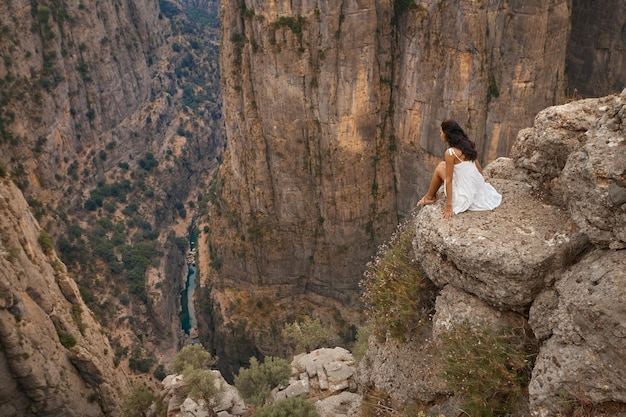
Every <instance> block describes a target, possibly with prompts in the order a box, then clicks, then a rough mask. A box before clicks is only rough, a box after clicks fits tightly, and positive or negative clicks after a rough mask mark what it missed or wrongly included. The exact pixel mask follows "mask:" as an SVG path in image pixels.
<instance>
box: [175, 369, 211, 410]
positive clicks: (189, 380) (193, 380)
mask: <svg viewBox="0 0 626 417" xmlns="http://www.w3.org/2000/svg"><path fill="white" fill-rule="evenodd" d="M183 381H184V382H185V386H184V389H183V391H184V392H185V394H187V396H189V397H191V398H192V399H194V400H198V399H203V400H205V401H206V402H207V403H211V400H213V399H215V398H216V397H217V396H218V394H219V391H218V389H217V387H216V386H215V376H213V373H212V372H211V370H210V369H191V368H189V367H187V368H186V369H185V370H184V371H183Z"/></svg>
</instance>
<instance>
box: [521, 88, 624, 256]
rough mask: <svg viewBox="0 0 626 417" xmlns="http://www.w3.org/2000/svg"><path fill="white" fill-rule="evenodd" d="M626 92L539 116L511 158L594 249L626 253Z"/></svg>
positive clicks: (522, 137) (550, 109)
mask: <svg viewBox="0 0 626 417" xmlns="http://www.w3.org/2000/svg"><path fill="white" fill-rule="evenodd" d="M624 120H626V90H625V91H624V92H622V93H621V94H616V95H612V96H608V97H603V98H599V99H587V100H581V101H577V102H572V103H569V104H566V105H563V106H555V107H549V108H547V109H545V110H543V111H542V112H540V113H539V114H538V115H537V117H536V119H535V124H534V126H533V127H532V128H529V129H525V130H523V131H522V132H520V134H519V135H518V140H517V142H515V144H514V146H513V150H512V158H513V159H514V160H515V163H516V165H517V166H518V167H520V168H522V169H524V170H526V171H527V172H528V174H529V175H528V177H529V178H530V184H531V185H532V186H533V188H534V189H535V190H538V191H540V192H542V194H543V197H544V198H547V199H549V200H551V201H552V202H554V203H555V204H559V205H561V206H563V207H565V208H566V209H567V210H568V211H569V213H570V216H571V218H572V220H573V221H574V222H575V223H576V224H577V226H578V227H579V228H580V230H581V231H582V232H583V233H585V234H586V235H587V236H588V237H589V238H590V239H591V241H592V242H593V243H594V244H597V245H599V246H602V247H609V248H612V249H621V248H625V247H626V157H625V156H624V155H625V154H626V125H625V124H624Z"/></svg>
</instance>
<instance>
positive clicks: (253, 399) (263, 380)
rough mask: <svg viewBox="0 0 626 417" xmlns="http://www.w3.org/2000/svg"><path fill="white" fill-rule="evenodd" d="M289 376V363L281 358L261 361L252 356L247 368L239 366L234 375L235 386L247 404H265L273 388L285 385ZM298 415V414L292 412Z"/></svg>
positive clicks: (257, 405) (269, 358)
mask: <svg viewBox="0 0 626 417" xmlns="http://www.w3.org/2000/svg"><path fill="white" fill-rule="evenodd" d="M290 376H291V365H289V363H287V361H286V360H284V359H281V358H273V357H267V358H265V361H264V362H263V363H259V361H258V360H257V359H256V358H255V357H252V358H250V367H249V368H247V369H246V368H240V369H239V374H238V375H236V376H235V387H236V388H237V390H238V391H239V393H240V394H241V396H242V397H243V399H244V400H245V401H246V403H248V404H252V405H254V406H255V407H260V406H262V405H263V404H265V400H266V399H267V397H268V396H269V394H270V392H271V391H272V389H273V388H275V387H278V386H281V385H286V384H287V382H288V381H289V377H290ZM294 415H298V414H294Z"/></svg>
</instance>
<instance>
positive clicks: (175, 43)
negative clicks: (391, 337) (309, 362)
mask: <svg viewBox="0 0 626 417" xmlns="http://www.w3.org/2000/svg"><path fill="white" fill-rule="evenodd" d="M218 10H219V11H220V16H219V20H220V22H221V25H218V15H217V12H218ZM625 22H626V16H624V8H623V5H622V4H621V3H620V2H619V1H617V0H615V1H607V2H603V3H602V4H597V2H594V1H591V0H573V1H568V0H550V1H547V2H545V1H539V0H532V1H528V0H526V1H521V0H519V1H517V0H510V1H493V0H479V1H469V0H454V1H435V2H432V1H391V0H386V1H385V0H364V1H350V0H346V1H341V2H336V3H333V2H324V1H314V0H310V1H309V0H302V1H271V2H270V1H265V0H246V1H244V2H240V1H231V0H223V1H222V3H221V5H219V4H218V2H216V1H191V0H189V1H180V2H175V1H166V0H161V1H159V2H156V1H153V0H144V1H126V0H104V1H95V0H80V1H79V0H64V1H62V0H33V1H28V2H27V1H25V0H10V1H5V2H3V3H2V4H0V24H1V25H2V27H1V29H2V30H1V36H0V51H2V58H3V60H2V63H1V64H0V80H1V82H0V93H1V95H0V106H1V107H0V177H2V178H1V179H0V180H1V181H2V188H1V195H2V197H3V198H2V204H3V205H2V210H3V217H2V221H3V223H2V227H3V229H2V239H1V242H2V245H1V246H0V254H1V257H0V261H1V265H2V266H1V268H0V272H1V273H2V275H0V276H1V277H2V281H1V283H2V300H3V301H2V304H1V305H0V314H2V324H3V328H2V329H1V330H2V331H0V342H1V347H2V349H0V362H1V364H2V368H1V369H2V373H1V377H2V381H3V383H2V384H1V385H2V389H1V390H0V407H1V408H0V410H1V414H2V415H7V416H11V415H25V416H26V415H81V416H84V415H89V416H91V415H94V416H96V415H103V414H104V415H117V413H118V411H119V406H120V404H121V397H122V393H123V392H124V391H125V389H126V387H127V386H128V385H129V384H130V382H133V381H138V380H139V381H142V380H145V381H147V383H148V384H152V385H157V384H158V381H157V379H158V378H157V377H156V376H154V373H155V372H156V369H157V368H158V367H159V366H161V369H162V368H164V367H165V368H167V367H168V366H169V365H170V364H171V360H172V358H173V356H174V355H175V353H176V352H177V351H178V349H179V348H180V346H181V345H182V344H183V343H186V340H187V338H186V336H185V334H184V332H183V326H182V323H181V319H180V318H179V313H180V311H181V293H182V292H183V290H184V276H185V275H186V274H187V266H188V265H187V264H188V263H187V261H186V260H185V254H186V252H187V249H188V239H187V236H188V228H189V224H190V222H191V219H192V218H194V217H195V218H197V219H198V230H199V234H198V242H197V245H198V247H197V251H198V252H197V253H198V255H197V270H196V271H195V272H196V275H195V278H197V281H196V284H197V287H196V290H195V294H196V295H195V298H196V300H195V301H196V302H195V307H196V314H197V316H198V317H197V318H198V330H199V340H200V341H201V342H202V343H203V345H205V346H206V347H207V348H208V349H209V350H210V351H211V352H212V353H213V354H214V355H216V356H218V357H219V358H220V364H219V366H220V370H221V371H222V372H223V373H224V375H226V376H229V377H231V376H232V375H233V374H234V373H235V372H236V371H237V370H238V368H239V366H241V365H242V364H246V363H247V361H248V359H249V358H250V357H251V356H262V355H280V354H283V353H285V352H284V348H283V347H282V342H281V337H280V330H281V328H282V325H283V324H284V323H285V322H288V321H292V320H294V319H298V318H301V317H303V316H304V315H311V316H315V317H319V318H321V319H322V320H323V321H324V322H325V323H327V324H329V325H331V324H332V325H333V326H336V327H337V329H338V331H339V333H340V334H341V335H342V336H343V339H344V341H343V343H344V344H348V343H349V342H350V341H351V340H352V339H353V337H354V329H355V327H356V326H358V325H360V324H362V322H363V319H364V317H363V316H362V314H361V313H362V308H361V305H360V302H361V301H360V289H359V286H358V284H359V281H360V280H361V277H362V273H363V270H364V269H365V265H366V264H367V262H368V261H369V260H370V258H371V256H372V255H373V254H374V253H375V252H376V248H377V247H378V245H379V244H380V243H382V242H384V241H385V240H386V239H388V237H389V236H390V235H391V233H392V231H393V230H394V229H395V227H396V225H397V224H398V223H399V222H400V221H401V220H402V219H404V218H406V217H407V216H409V214H410V213H411V211H412V208H413V205H414V204H415V202H416V201H417V199H418V196H419V195H420V194H421V193H422V192H423V191H424V189H425V187H426V185H427V182H428V180H429V173H430V172H431V170H432V168H433V167H434V165H435V164H436V163H437V162H438V161H439V158H440V157H441V154H442V152H443V148H442V145H441V144H440V143H439V142H438V134H437V129H438V122H439V121H441V120H442V119H443V118H446V117H454V118H456V119H457V120H459V122H461V124H462V125H463V126H464V127H465V128H466V129H467V131H468V132H469V133H470V136H471V137H472V138H474V139H475V140H476V143H477V146H478V148H479V149H480V150H481V155H480V159H481V161H482V162H483V164H485V165H486V164H487V163H489V162H492V161H494V160H496V159H497V158H498V157H501V156H509V155H510V154H511V152H512V148H513V143H514V140H515V139H516V138H517V136H518V132H519V131H520V130H522V129H523V128H526V127H529V126H531V125H532V122H533V119H534V118H535V116H536V115H537V114H538V113H539V112H540V111H541V110H543V109H544V108H546V107H549V106H552V105H555V104H561V103H564V102H566V101H568V100H570V99H573V98H579V96H582V97H593V96H604V95H608V94H611V93H617V92H620V91H621V89H622V88H623V86H624V81H625V80H626V66H625V65H623V62H624V59H626V58H625V54H624V37H623V33H624V29H623V28H624V24H625ZM218 60H219V69H218ZM220 76H221V78H220ZM557 156H558V155H557ZM529 159H532V158H530V157H529ZM532 169H533V167H530V168H529V170H531V171H532ZM537 175H538V174H537ZM622 175H623V174H622ZM542 178H543V177H542ZM550 180H554V177H551V179H550ZM39 227H41V229H39ZM46 236H47V238H46ZM42 242H43V243H42ZM52 246H54V247H52ZM56 253H58V254H59V256H58V258H57V255H56ZM74 282H76V284H77V286H76V285H75V284H74ZM24 318H27V320H24ZM31 326H32V327H31ZM103 334H104V335H106V336H107V337H103V336H102V335H103ZM70 335H71V336H72V337H71V338H70V337H69V336H70ZM72 339H73V340H74V342H73V343H72V342H71V341H72ZM18 341H19V343H18ZM70 345H71V346H70ZM87 347H89V349H87ZM85 349H87V350H86V351H85ZM45 358H58V359H55V361H54V364H53V363H52V362H48V361H46V360H45ZM41 364H44V365H41ZM55 364H56V365H55ZM37 369H41V372H34V371H33V370H37ZM79 386H80V387H81V388H80V390H79V391H77V388H76V387H79ZM53 392H54V393H55V394H52V393H53ZM75 392H80V393H81V397H80V398H77V397H76V398H75V397H74V393H75ZM16 398H18V399H19V400H15V399H16Z"/></svg>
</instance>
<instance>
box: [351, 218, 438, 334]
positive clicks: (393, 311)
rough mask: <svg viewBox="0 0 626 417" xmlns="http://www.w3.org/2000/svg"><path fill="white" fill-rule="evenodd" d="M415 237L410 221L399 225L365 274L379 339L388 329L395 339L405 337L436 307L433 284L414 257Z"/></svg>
mask: <svg viewBox="0 0 626 417" xmlns="http://www.w3.org/2000/svg"><path fill="white" fill-rule="evenodd" d="M414 236H415V232H414V230H413V229H412V227H411V222H410V221H406V222H404V223H402V224H401V225H399V226H398V228H397V229H396V231H395V233H394V234H393V235H392V237H391V239H390V241H389V242H388V243H386V244H383V245H381V246H380V247H379V249H378V253H377V254H376V256H375V257H374V260H373V261H372V262H369V263H368V264H367V268H366V270H365V272H364V274H363V275H364V279H363V280H362V281H361V287H362V288H363V301H364V303H365V305H366V313H367V316H368V319H369V321H370V322H371V324H372V331H373V333H374V334H375V335H377V336H378V337H379V338H382V337H384V336H385V335H386V333H387V331H389V333H390V335H391V336H392V337H393V338H394V339H396V340H398V341H402V340H404V338H405V335H406V333H407V331H408V330H409V329H410V328H411V326H412V325H413V323H420V319H421V318H423V317H427V315H428V313H429V312H430V310H431V309H432V308H433V307H432V306H433V300H434V291H433V288H434V286H433V284H432V283H430V281H428V280H425V279H423V278H422V277H421V276H420V273H419V271H418V266H417V262H416V261H415V260H414V259H413V245H412V242H413V238H414Z"/></svg>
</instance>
